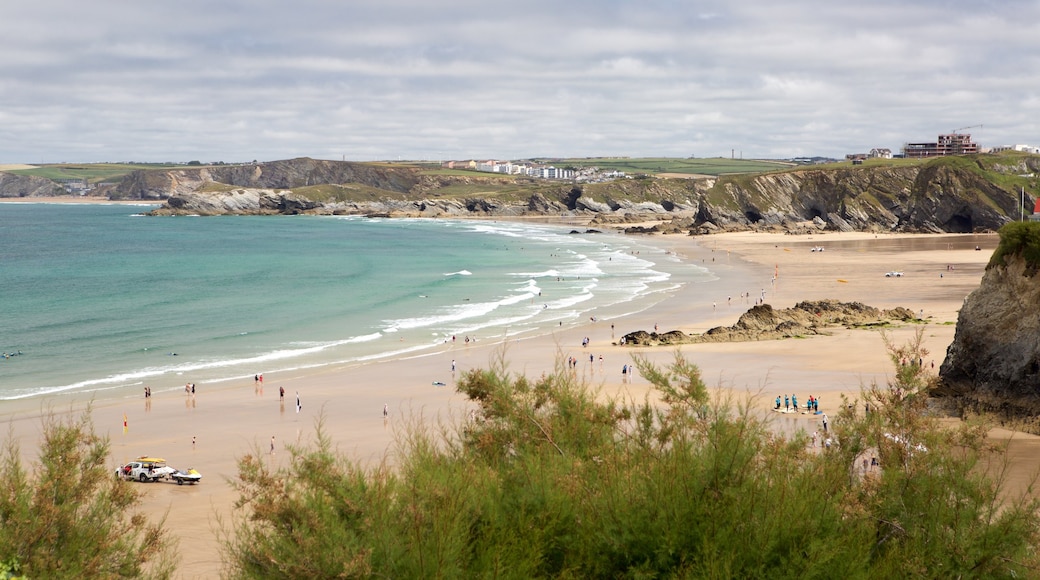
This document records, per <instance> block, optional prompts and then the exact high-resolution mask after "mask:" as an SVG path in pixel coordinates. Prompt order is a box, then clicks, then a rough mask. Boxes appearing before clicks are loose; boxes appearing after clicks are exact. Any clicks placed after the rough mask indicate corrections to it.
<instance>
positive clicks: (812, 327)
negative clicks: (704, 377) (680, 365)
mask: <svg viewBox="0 0 1040 580" xmlns="http://www.w3.org/2000/svg"><path fill="white" fill-rule="evenodd" d="M911 320H914V313H913V312H912V311H910V310H908V309H906V308H902V307H900V308H894V309H891V310H881V309H878V308H874V307H872V306H866V305H864V304H861V303H859V302H839V301H837V300H813V301H805V302H799V303H798V304H796V305H795V306H794V307H793V308H785V309H783V310H774V309H773V307H772V306H770V305H769V304H760V305H757V306H754V307H752V308H751V309H750V310H748V311H747V312H745V313H744V314H743V315H741V317H740V319H739V320H737V323H736V324H734V325H733V326H726V327H723V326H718V327H715V328H712V329H710V330H708V331H707V332H705V333H704V334H693V335H690V334H686V333H684V332H682V331H679V330H672V331H668V332H663V333H657V332H647V331H645V330H639V331H636V332H630V333H628V334H626V335H625V336H624V339H625V340H624V342H625V344H626V345H648V346H654V345H676V344H693V343H702V342H749V341H755V340H778V339H782V338H793V337H799V336H811V335H816V334H827V329H828V328H834V327H838V326H843V327H846V328H853V327H866V326H879V325H884V324H887V323H890V322H892V321H901V322H906V321H911Z"/></svg>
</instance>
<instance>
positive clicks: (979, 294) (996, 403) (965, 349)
mask: <svg viewBox="0 0 1040 580" xmlns="http://www.w3.org/2000/svg"><path fill="white" fill-rule="evenodd" d="M1016 225H1018V224H1016ZM1022 226H1023V227H1026V226H1028V227H1030V228H1032V229H1033V230H1034V232H1033V233H1034V235H1037V236H1040V224H1022ZM1001 234H1002V238H1003V235H1004V232H1001ZM1037 239H1040V237H1038V238H1037ZM1004 243H1005V241H1004V239H1002V241H1001V245H1002V246H1003V245H1004ZM999 252H1000V250H999V249H998V253H999ZM995 258H996V256H995ZM996 261H997V263H994V262H992V261H991V263H990V265H989V267H988V268H987V269H986V273H985V274H984V275H983V277H982V282H981V284H980V285H979V288H978V289H976V290H975V291H974V292H972V293H971V294H970V295H969V296H968V297H967V298H966V299H965V301H964V305H963V306H962V307H961V310H960V314H959V315H958V317H957V330H956V333H955V335H954V339H953V342H952V343H951V344H950V346H949V348H948V349H947V351H946V360H945V361H944V362H943V364H942V365H941V366H940V367H939V379H940V381H939V384H938V386H937V387H936V388H935V389H934V390H933V392H932V395H934V396H935V397H938V398H942V399H945V400H946V401H948V402H952V403H953V405H952V407H953V408H954V409H956V410H958V411H961V412H969V413H991V414H996V415H998V416H999V417H1002V418H1005V419H1011V420H1014V421H1015V422H1016V426H1019V427H1023V428H1025V429H1027V430H1029V431H1032V432H1034V433H1040V274H1038V271H1037V268H1036V266H1035V265H1034V264H1031V263H1030V261H1029V260H1028V259H1027V258H1026V257H1025V256H1024V255H1023V254H1022V253H1020V252H1018V253H1011V254H1008V255H1005V256H1004V257H1003V258H1002V259H997V260H996Z"/></svg>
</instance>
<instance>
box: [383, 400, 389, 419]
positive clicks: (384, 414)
mask: <svg viewBox="0 0 1040 580" xmlns="http://www.w3.org/2000/svg"><path fill="white" fill-rule="evenodd" d="M389 415H390V408H389V407H387V404H386V403H383V418H384V419H386V418H387V417H388V416H389Z"/></svg>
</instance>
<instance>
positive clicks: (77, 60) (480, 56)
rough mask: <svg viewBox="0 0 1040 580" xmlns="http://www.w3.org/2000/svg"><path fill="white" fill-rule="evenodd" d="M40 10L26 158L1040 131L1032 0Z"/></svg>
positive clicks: (2, 134)
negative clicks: (969, 128) (960, 130)
mask: <svg viewBox="0 0 1040 580" xmlns="http://www.w3.org/2000/svg"><path fill="white" fill-rule="evenodd" d="M22 4H24V5H16V6H13V7H10V8H9V9H8V10H7V11H6V13H5V15H4V18H3V19H2V20H0V54H3V55H4V57H3V58H4V63H3V65H4V66H2V67H0V110H2V111H3V113H2V116H0V161H2V162H22V161H25V162H46V161H52V162H53V161H64V160H70V161H118V160H138V161H167V160H172V161H183V160H187V159H202V160H206V161H217V160H224V161H239V160H252V159H262V160H269V159H283V158H290V157H297V156H303V155H307V156H312V157H318V158H331V159H339V158H341V157H346V158H348V159H358V160H367V159H397V158H437V159H443V158H464V157H500V158H523V157H530V156H544V155H559V156H586V155H599V154H625V155H632V156H667V155H671V156H687V155H691V154H693V155H698V156H713V155H728V154H729V152H730V151H731V150H739V151H742V152H743V155H744V156H745V157H791V156H796V155H828V156H841V155H844V154H845V153H848V152H859V151H866V150H869V149H870V148H872V147H890V148H892V149H898V148H899V147H900V146H901V145H902V143H903V142H906V141H922V140H928V139H932V138H934V137H935V135H936V134H938V133H941V132H946V131H949V130H952V129H954V128H957V127H963V126H968V125H980V124H981V125H983V127H981V128H976V129H973V133H974V134H975V136H976V138H977V140H978V141H979V142H981V143H982V144H983V145H984V146H985V145H1000V144H1009V143H1032V144H1035V145H1040V124H1038V121H1036V119H1038V118H1040V115H1038V113H1040V80H1037V79H1040V75H1038V74H1037V73H1038V72H1040V71H1038V68H1040V50H1038V49H1040V24H1038V23H1040V18H1038V16H1040V6H1038V5H1037V4H1036V3H1035V2H1031V1H1026V0H1007V1H1001V2H996V1H991V2H984V1H983V2H980V1H973V2H968V1H967V0H923V1H920V2H914V3H905V2H895V1H894V0H879V1H877V2H873V3H871V4H869V5H864V4H855V3H842V2H824V1H822V0H794V1H789V2H783V3H777V2H767V1H756V0H735V1H732V2H727V3H722V2H717V1H716V2H706V1H693V2H677V1H674V0H645V1H643V2H635V1H629V0H624V1H622V0H606V1H599V2H591V1H588V0H576V1H572V2H566V3H550V2H544V1H540V0H538V1H535V2H531V3H525V4H524V5H522V6H521V5H494V4H487V3H486V2H473V1H468V0H466V1H454V0H451V1H445V2H438V3H431V2H426V1H422V2H419V1H413V0H383V1H380V2H374V1H369V0H352V1H351V2H330V1H327V0H301V1H297V2H293V3H286V2H274V1H272V0H256V1H254V2H251V3H244V2H228V1H226V0H216V1H212V2H208V3H205V2H199V1H197V0H190V1H188V2H184V3H174V4H170V3H165V4H164V3H148V2H141V3H129V4H128V3H124V2H115V1H113V0H98V1H96V2H92V3H69V2H59V1H58V0H38V1H37V2H33V3H22Z"/></svg>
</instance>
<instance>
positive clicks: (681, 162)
mask: <svg viewBox="0 0 1040 580" xmlns="http://www.w3.org/2000/svg"><path fill="white" fill-rule="evenodd" d="M548 161H551V162H552V164H553V165H556V166H558V167H568V166H574V167H592V166H595V167H599V168H600V169H604V170H616V171H624V172H625V173H628V174H634V173H647V174H651V175H654V174H658V173H682V174H687V175H714V176H718V175H725V174H731V173H761V172H763V171H776V170H777V169H784V168H787V167H791V166H792V165H793V164H792V163H787V162H785V161H769V160H765V159H726V158H723V157H712V158H706V159H700V158H693V157H691V158H686V159H682V158H678V157H632V158H630V157H579V158H571V159H553V160H547V162H548Z"/></svg>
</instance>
